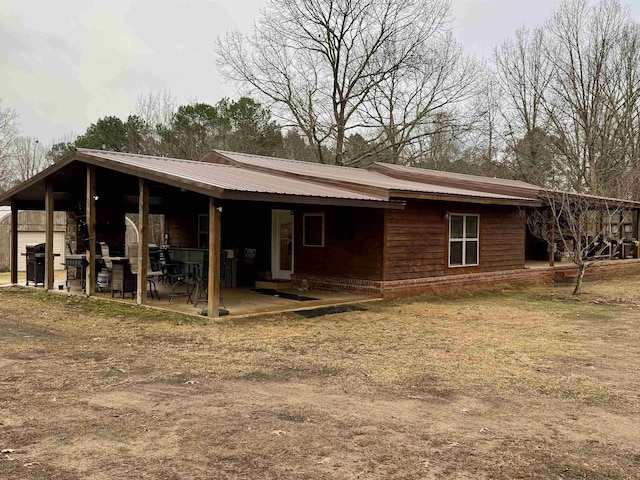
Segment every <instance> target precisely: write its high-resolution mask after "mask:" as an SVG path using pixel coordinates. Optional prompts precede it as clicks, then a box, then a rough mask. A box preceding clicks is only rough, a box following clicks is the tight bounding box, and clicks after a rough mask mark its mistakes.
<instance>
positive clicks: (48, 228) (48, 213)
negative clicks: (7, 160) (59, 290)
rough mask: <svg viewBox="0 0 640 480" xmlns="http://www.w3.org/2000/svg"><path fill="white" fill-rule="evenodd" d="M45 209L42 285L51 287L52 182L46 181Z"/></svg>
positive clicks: (50, 288)
mask: <svg viewBox="0 0 640 480" xmlns="http://www.w3.org/2000/svg"><path fill="white" fill-rule="evenodd" d="M44 210H45V218H46V221H45V222H46V225H45V241H44V255H45V263H44V278H45V280H44V287H45V288H46V289H47V290H52V289H53V184H52V183H51V182H50V181H48V182H47V183H46V184H45V194H44Z"/></svg>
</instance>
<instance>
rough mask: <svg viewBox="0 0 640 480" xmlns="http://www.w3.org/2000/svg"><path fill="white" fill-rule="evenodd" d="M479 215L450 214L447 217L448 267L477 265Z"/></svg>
mask: <svg viewBox="0 0 640 480" xmlns="http://www.w3.org/2000/svg"><path fill="white" fill-rule="evenodd" d="M479 224H480V217H479V215H467V214H457V213H452V214H450V216H449V266H450V267H466V266H473V265H478V247H479V241H478V240H479V235H478V232H479Z"/></svg>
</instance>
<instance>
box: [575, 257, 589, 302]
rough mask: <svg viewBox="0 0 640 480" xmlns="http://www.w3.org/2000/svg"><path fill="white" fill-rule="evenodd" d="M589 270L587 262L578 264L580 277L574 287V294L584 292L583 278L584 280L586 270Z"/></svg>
mask: <svg viewBox="0 0 640 480" xmlns="http://www.w3.org/2000/svg"><path fill="white" fill-rule="evenodd" d="M586 270H587V264H586V263H583V264H581V265H578V278H576V287H575V288H574V289H573V295H580V293H582V280H584V272H585V271H586Z"/></svg>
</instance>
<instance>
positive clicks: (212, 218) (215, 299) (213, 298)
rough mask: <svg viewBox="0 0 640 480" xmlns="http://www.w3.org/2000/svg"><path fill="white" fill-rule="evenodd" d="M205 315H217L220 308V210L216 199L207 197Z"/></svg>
mask: <svg viewBox="0 0 640 480" xmlns="http://www.w3.org/2000/svg"><path fill="white" fill-rule="evenodd" d="M208 275H209V277H208V283H207V285H208V287H207V315H208V316H209V317H217V316H218V315H219V309H220V210H218V208H217V207H216V199H215V198H213V197H210V198H209V273H208Z"/></svg>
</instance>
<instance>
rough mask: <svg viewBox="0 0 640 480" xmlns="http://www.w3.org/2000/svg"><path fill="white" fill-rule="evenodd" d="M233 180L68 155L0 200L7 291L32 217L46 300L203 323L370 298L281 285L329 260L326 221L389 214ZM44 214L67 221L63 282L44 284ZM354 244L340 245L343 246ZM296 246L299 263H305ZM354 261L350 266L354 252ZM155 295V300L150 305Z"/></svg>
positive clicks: (193, 167)
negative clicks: (116, 304) (155, 231)
mask: <svg viewBox="0 0 640 480" xmlns="http://www.w3.org/2000/svg"><path fill="white" fill-rule="evenodd" d="M154 161H156V162H157V165H153V162H154ZM150 163H151V164H150ZM166 164H169V167H170V168H169V169H167V168H166ZM208 170H209V171H211V172H207V171H208ZM229 170H234V172H233V173H234V176H233V177H225V176H224V175H225V173H227V172H228V171H229ZM237 170H239V169H235V168H234V167H229V166H226V165H212V164H197V162H182V161H173V163H172V161H171V159H161V158H158V157H142V156H137V155H127V154H108V153H100V154H98V153H96V154H94V153H93V152H76V153H75V154H73V155H72V156H71V157H70V158H68V159H67V160H63V161H61V162H59V163H57V164H55V165H53V166H52V167H50V168H49V169H47V170H45V171H44V172H42V173H41V174H39V175H37V176H36V177H34V178H33V179H31V180H30V181H28V182H26V183H25V184H23V185H21V186H20V187H18V188H16V189H14V191H10V192H8V193H7V194H5V195H4V196H3V198H2V201H3V203H5V204H6V203H8V204H9V205H10V206H11V214H12V227H13V228H12V236H11V257H10V267H11V268H10V282H11V283H13V284H16V283H18V281H19V280H18V270H17V268H16V267H17V259H18V255H20V252H18V248H17V235H16V234H14V232H16V233H17V228H15V227H16V226H15V221H16V220H15V219H17V214H18V212H19V211H21V210H44V211H45V216H46V240H45V244H44V254H43V257H44V259H43V263H44V266H43V268H44V280H43V281H42V285H43V286H44V288H46V289H48V290H53V291H60V289H62V290H63V291H66V292H68V293H74V292H75V293H82V294H85V295H87V296H99V297H104V298H110V299H111V298H113V299H117V300H119V301H126V302H135V303H137V304H140V305H142V304H148V305H150V306H153V307H159V308H165V309H168V310H174V311H180V312H183V313H190V314H202V313H203V312H204V313H205V314H208V315H209V316H218V315H220V314H221V313H222V314H230V315H234V316H235V315H246V314H252V313H261V312H268V311H287V310H300V309H305V308H313V307H318V306H323V305H334V304H341V303H351V302H359V301H363V300H367V299H370V298H372V297H373V296H372V295H354V294H346V293H335V292H322V291H309V290H307V288H305V286H304V285H302V286H300V285H298V286H297V288H294V285H292V284H291V283H290V281H291V278H292V274H293V273H294V271H296V266H297V265H299V266H300V269H301V270H303V268H307V269H309V268H314V265H315V264H316V263H317V264H318V268H320V269H321V270H322V269H325V270H326V271H327V272H328V273H330V269H328V270H327V268H328V267H327V264H328V263H331V260H330V259H328V258H326V256H327V255H326V252H327V250H326V249H323V248H322V247H324V246H325V244H324V242H325V221H326V220H327V218H331V217H332V215H338V216H340V215H342V216H344V215H347V216H349V213H348V212H353V211H354V210H355V209H357V210H358V211H361V210H362V211H368V213H366V214H365V215H364V218H366V221H367V222H369V220H370V219H372V218H373V219H374V220H375V222H374V223H376V225H377V223H379V224H380V225H382V222H381V219H382V218H383V209H384V208H393V207H394V205H393V204H392V205H389V204H387V202H385V200H384V199H381V198H378V197H374V196H371V195H367V194H364V193H362V194H361V193H359V192H348V191H345V190H341V189H335V188H331V187H327V186H324V185H313V184H309V182H304V184H302V182H298V181H296V180H290V179H288V180H287V181H286V183H285V182H284V181H283V180H282V178H280V177H277V176H275V175H269V174H265V173H259V172H247V171H237ZM207 175H210V176H209V177H208V176H207ZM234 182H235V184H234ZM279 183H280V184H279ZM298 183H301V185H298ZM272 185H273V186H272ZM261 190H262V191H261ZM315 190H317V192H316V191H315ZM396 208H397V207H396ZM319 209H320V210H322V213H320V212H319ZM55 211H64V212H68V213H70V215H69V218H70V223H69V225H68V227H69V228H68V232H67V237H68V238H67V240H68V241H67V245H68V250H69V251H68V252H67V257H66V263H67V275H68V277H65V279H64V280H59V279H56V278H55V276H54V269H53V253H52V252H53V249H52V245H53V239H52V232H53V228H52V227H53V213H54V212H55ZM325 212H328V213H325ZM341 212H342V213H341ZM127 214H136V215H137V222H136V224H137V225H136V226H137V232H138V238H137V242H136V243H135V244H127V242H126V241H125V236H126V235H125V231H126V227H125V215H127ZM150 215H162V216H163V217H164V232H163V234H162V243H163V244H164V245H163V246H164V247H166V248H165V249H164V252H165V254H166V255H167V257H168V256H169V255H171V256H172V257H173V258H171V259H168V258H167V257H165V261H164V263H162V264H158V263H155V264H154V261H153V260H152V259H151V257H152V255H150V250H149V245H150V244H151V243H153V242H152V241H151V235H150V223H149V218H150ZM351 216H353V213H351ZM343 234H344V232H343ZM345 235H346V234H345ZM345 235H343V236H345ZM371 235H372V236H373V237H375V241H374V242H373V243H372V245H374V246H376V247H377V246H380V245H382V230H379V231H378V230H376V231H374V232H371ZM351 237H353V234H351ZM343 240H344V239H343ZM360 240H361V239H360V238H351V239H350V241H351V243H353V244H354V245H355V244H356V243H357V244H360ZM303 246H304V248H305V249H307V250H310V251H311V255H305V253H304V252H303V250H302V248H303ZM346 253H348V252H346ZM378 254H379V255H380V257H381V255H382V252H381V251H379V252H378V250H377V249H375V251H374V254H373V256H374V257H376V258H377V256H378ZM318 255H320V256H318ZM354 255H355V257H357V256H358V252H355V250H354V253H353V255H352V257H353V256H354ZM361 255H364V254H362V253H361ZM369 257H371V255H369ZM349 261H351V262H354V263H356V264H357V258H356V260H355V261H354V260H353V259H351V260H349V259H348V258H347V259H346V260H344V259H343V261H342V262H341V263H340V264H338V267H340V266H344V264H345V263H348V262H349ZM73 262H77V263H76V264H75V265H77V266H75V265H73ZM111 264H112V265H111ZM173 264H181V265H182V267H183V268H184V270H183V277H184V278H183V281H181V282H176V281H175V280H176V277H175V274H174V278H169V275H168V274H170V273H171V272H169V266H170V265H173ZM72 265H73V266H72ZM116 265H124V267H116ZM117 268H118V269H119V270H118V275H119V276H117V275H116V269H117ZM103 269H106V270H109V273H110V275H111V281H110V284H109V285H107V288H100V287H101V286H102V287H104V285H101V284H99V283H98V277H99V273H100V272H101V270H103ZM376 274H377V273H375V272H374V273H373V274H372V275H376ZM123 275H124V276H126V275H131V277H130V280H131V279H132V280H131V281H132V282H134V283H133V285H131V284H129V285H127V286H126V287H125V286H124V284H125V283H126V281H125V280H124V279H123V278H122V276H123ZM160 276H161V277H162V280H160ZM76 277H80V278H76ZM68 280H71V281H70V282H69V281H68ZM116 280H117V282H119V283H117V284H116V283H114V282H116ZM177 283H179V284H178V285H176V284H177ZM61 287H62V288H61ZM115 287H117V289H116V291H115V292H114V291H112V290H113V289H114V288H115ZM185 289H186V292H184V291H181V290H185ZM196 289H197V293H196ZM155 290H157V293H158V295H152V293H154V291H155ZM255 290H258V291H255ZM269 290H274V291H275V293H270V292H269ZM196 296H197V297H198V298H196ZM205 306H206V307H205ZM203 307H204V308H203Z"/></svg>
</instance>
